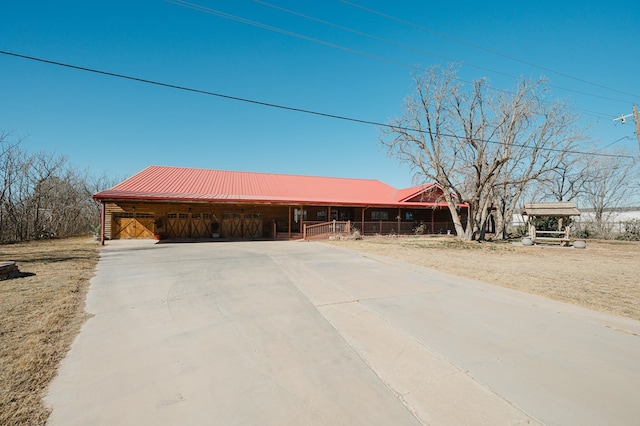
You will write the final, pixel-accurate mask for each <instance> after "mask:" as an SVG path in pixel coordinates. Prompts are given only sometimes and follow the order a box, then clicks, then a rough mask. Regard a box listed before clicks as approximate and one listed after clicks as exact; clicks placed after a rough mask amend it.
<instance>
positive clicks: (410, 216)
mask: <svg viewBox="0 0 640 426" xmlns="http://www.w3.org/2000/svg"><path fill="white" fill-rule="evenodd" d="M404 220H408V221H411V220H413V212H405V213H404Z"/></svg>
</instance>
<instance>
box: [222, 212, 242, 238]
mask: <svg viewBox="0 0 640 426" xmlns="http://www.w3.org/2000/svg"><path fill="white" fill-rule="evenodd" d="M221 225H222V229H221V232H222V236H223V237H232V238H233V237H241V236H242V216H240V215H239V214H237V213H225V214H223V215H222V224H221Z"/></svg>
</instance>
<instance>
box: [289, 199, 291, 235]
mask: <svg viewBox="0 0 640 426" xmlns="http://www.w3.org/2000/svg"><path fill="white" fill-rule="evenodd" d="M289 239H291V206H289Z"/></svg>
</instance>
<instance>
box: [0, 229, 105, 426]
mask: <svg viewBox="0 0 640 426" xmlns="http://www.w3.org/2000/svg"><path fill="white" fill-rule="evenodd" d="M98 248H99V245H98V243H96V242H95V241H92V240H91V239H90V238H88V237H83V238H71V239H65V240H47V241H35V242H29V243H20V244H9V245H0V261H8V260H14V261H16V262H17V265H18V267H19V268H20V271H21V272H23V273H30V274H35V275H30V276H25V277H23V278H15V279H10V280H4V281H0V425H43V424H45V423H46V420H47V417H48V415H49V411H48V410H47V408H46V407H45V406H44V404H43V403H42V397H43V396H44V394H45V392H46V389H47V386H48V384H49V382H50V381H51V379H52V378H53V377H54V376H55V374H56V371H57V368H58V365H59V364H60V361H62V359H63V358H64V357H65V355H66V354H67V351H68V350H69V348H70V346H71V343H72V341H73V339H74V337H75V336H76V335H77V333H78V332H79V330H80V327H81V325H82V323H83V322H84V321H85V320H86V314H85V312H84V299H85V295H86V291H87V288H88V284H89V280H90V278H91V277H92V276H93V274H94V272H95V265H96V262H97V260H98Z"/></svg>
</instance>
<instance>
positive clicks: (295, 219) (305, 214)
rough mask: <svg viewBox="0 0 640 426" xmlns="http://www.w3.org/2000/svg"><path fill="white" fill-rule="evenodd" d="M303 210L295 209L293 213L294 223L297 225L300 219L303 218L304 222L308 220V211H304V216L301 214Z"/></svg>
mask: <svg viewBox="0 0 640 426" xmlns="http://www.w3.org/2000/svg"><path fill="white" fill-rule="evenodd" d="M300 212H301V210H300V209H295V210H294V211H293V221H294V222H295V223H298V221H299V220H300V217H301V216H302V220H307V211H306V210H302V214H300Z"/></svg>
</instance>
